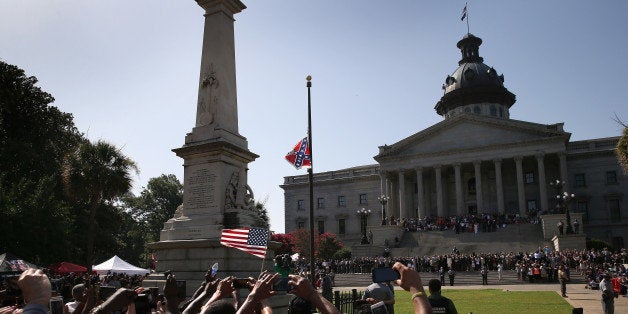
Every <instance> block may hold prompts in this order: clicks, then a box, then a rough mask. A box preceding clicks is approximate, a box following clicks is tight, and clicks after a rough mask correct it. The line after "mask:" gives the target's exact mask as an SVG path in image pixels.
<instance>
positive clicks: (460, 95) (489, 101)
mask: <svg viewBox="0 0 628 314" xmlns="http://www.w3.org/2000/svg"><path fill="white" fill-rule="evenodd" d="M481 44H482V39H480V38H479V37H475V36H473V35H472V34H467V35H465V36H464V37H463V38H462V39H461V40H460V41H459V42H458V44H457V47H458V48H459V49H460V52H461V53H462V59H461V60H460V61H459V62H458V68H457V69H456V70H455V71H454V72H453V73H452V74H451V75H448V76H447V77H446V78H445V82H444V84H443V87H442V88H443V90H444V95H443V97H441V99H440V101H438V103H437V104H436V107H435V108H434V109H436V112H437V113H438V114H439V115H441V116H443V117H445V118H449V117H452V116H455V115H456V114H457V113H462V112H466V113H474V114H480V115H488V116H494V117H497V118H503V119H508V118H509V116H510V114H509V109H510V107H511V106H512V105H513V104H514V103H515V101H516V97H515V95H514V94H513V93H511V92H509V91H508V90H507V89H506V88H505V87H504V75H503V74H499V75H498V74H497V71H496V70H495V69H494V68H493V67H490V66H488V65H486V64H484V58H482V57H480V55H479V52H478V51H479V47H480V45H481Z"/></svg>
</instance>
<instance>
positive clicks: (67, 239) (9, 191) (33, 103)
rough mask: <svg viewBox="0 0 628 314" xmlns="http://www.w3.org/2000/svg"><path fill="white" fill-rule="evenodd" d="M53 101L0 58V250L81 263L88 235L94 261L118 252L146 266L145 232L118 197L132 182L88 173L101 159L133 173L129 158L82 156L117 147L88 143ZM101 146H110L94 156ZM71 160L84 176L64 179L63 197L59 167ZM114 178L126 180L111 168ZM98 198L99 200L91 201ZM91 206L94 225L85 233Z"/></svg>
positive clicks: (40, 261)
mask: <svg viewBox="0 0 628 314" xmlns="http://www.w3.org/2000/svg"><path fill="white" fill-rule="evenodd" d="M53 102H54V98H53V97H52V96H51V95H50V94H48V93H46V92H44V91H43V90H42V89H41V88H40V87H39V86H37V78H35V77H33V76H26V74H25V72H24V71H23V70H22V69H20V68H18V67H16V66H14V65H10V64H7V63H5V62H2V61H0V216H1V217H2V218H3V224H2V228H0V253H4V252H11V253H13V254H15V255H17V256H19V257H20V258H22V259H24V260H27V261H29V262H32V263H35V264H37V265H41V266H48V265H50V264H52V263H57V262H61V261H69V262H74V263H81V264H85V261H84V260H83V258H81V257H84V256H85V255H87V247H88V239H89V237H87V236H86V235H87V234H92V235H93V243H94V246H95V247H96V248H98V249H97V250H96V251H95V252H94V254H93V256H94V258H92V260H96V261H102V260H104V259H107V258H110V257H111V255H113V254H117V255H119V256H120V257H122V258H124V259H126V260H128V261H129V262H132V263H138V264H140V263H143V262H144V261H145V260H144V259H143V258H142V255H141V254H142V253H143V252H144V246H145V238H144V237H143V236H144V235H145V234H146V233H147V232H146V230H145V229H144V226H143V225H142V224H140V223H138V222H136V221H135V220H134V219H133V216H132V215H131V214H130V213H129V212H126V211H124V210H123V208H121V207H120V204H121V202H117V196H119V195H120V193H123V192H124V191H128V189H129V187H130V181H126V179H123V180H109V179H108V178H107V177H108V175H107V176H102V175H101V174H102V173H101V172H98V171H92V170H95V169H96V168H97V167H96V165H98V164H100V166H103V167H104V168H107V169H109V170H112V169H120V168H125V167H124V166H123V167H120V165H121V163H122V164H124V163H126V165H127V166H129V168H128V169H130V170H131V171H133V170H136V168H135V164H133V163H132V162H131V163H127V162H128V161H130V159H125V160H122V159H121V160H116V159H117V158H93V159H92V158H91V157H89V158H88V157H86V156H87V155H82V153H81V150H83V153H84V152H85V151H87V149H92V150H94V154H93V155H94V156H97V155H101V156H107V154H100V153H104V152H105V151H107V150H109V153H111V154H110V156H109V157H112V156H116V155H119V154H118V153H119V151H118V150H117V149H116V148H115V147H113V146H112V145H108V144H107V145H100V144H99V143H95V144H92V143H90V142H89V141H88V140H87V139H85V138H84V137H83V134H81V133H80V132H79V131H78V130H77V128H76V127H75V125H74V121H73V117H72V114H70V113H65V112H61V111H60V110H59V109H58V108H57V107H55V106H53V105H52V103H53ZM105 146H109V147H108V148H107V147H105ZM98 148H107V149H106V150H103V151H100V153H96V151H98ZM73 158H78V159H82V163H77V164H73V167H75V168H76V169H83V170H84V171H89V174H85V176H84V177H83V178H79V177H76V176H78V175H80V174H81V172H80V171H77V172H76V173H74V175H76V176H74V177H72V180H71V181H72V182H69V181H68V182H66V183H68V184H69V183H71V185H72V186H71V189H70V190H68V192H71V193H70V194H66V193H65V191H64V182H63V177H62V173H63V166H64V165H65V166H68V165H69V164H64V162H67V161H69V160H71V159H73ZM125 158H126V157H125ZM120 162H121V163H120ZM90 167H91V169H90ZM66 170H68V169H66ZM66 174H69V173H66ZM119 175H122V176H123V177H127V174H125V173H122V172H116V171H113V176H119ZM118 179H120V178H119V177H118ZM127 179H128V178H127ZM65 187H68V188H70V185H65ZM120 187H121V188H120ZM90 191H91V192H90ZM94 191H100V192H94ZM69 195H71V197H70V196H69ZM97 199H101V200H103V201H101V202H93V200H97ZM94 208H95V209H96V210H95V216H94V221H96V222H97V223H96V224H94V227H93V230H92V231H91V232H88V231H87V230H88V229H89V225H90V224H89V222H90V218H91V217H90V211H91V210H92V209H94ZM144 265H146V264H144Z"/></svg>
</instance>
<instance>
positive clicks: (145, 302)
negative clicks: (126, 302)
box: [135, 293, 152, 314]
mask: <svg viewBox="0 0 628 314" xmlns="http://www.w3.org/2000/svg"><path fill="white" fill-rule="evenodd" d="M151 299H152V297H151V295H150V294H147V293H140V294H138V295H137V298H135V313H137V314H145V313H146V314H150V303H151V302H152V300H151Z"/></svg>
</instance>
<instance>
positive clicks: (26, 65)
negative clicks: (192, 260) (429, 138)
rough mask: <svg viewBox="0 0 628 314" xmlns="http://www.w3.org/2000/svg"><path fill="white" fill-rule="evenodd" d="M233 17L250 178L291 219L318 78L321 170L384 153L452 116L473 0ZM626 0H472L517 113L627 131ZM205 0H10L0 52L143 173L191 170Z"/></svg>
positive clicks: (274, 209)
mask: <svg viewBox="0 0 628 314" xmlns="http://www.w3.org/2000/svg"><path fill="white" fill-rule="evenodd" d="M244 3H245V4H246V5H247V6H248V8H247V9H246V10H244V11H243V12H241V13H240V14H237V15H236V17H235V18H236V22H235V39H236V66H237V83H238V86H237V87H238V109H239V119H240V120H239V126H240V134H242V135H243V136H245V137H247V139H248V142H249V149H250V150H251V151H252V152H254V153H256V154H259V155H260V158H258V159H257V160H256V161H254V162H253V163H251V164H250V165H249V166H250V170H249V184H250V185H251V187H252V188H253V191H254V193H255V197H256V198H257V199H258V200H264V199H266V198H267V199H268V200H267V203H266V206H267V207H268V209H269V211H270V216H271V228H272V229H273V230H275V231H277V232H283V231H284V221H283V212H284V198H283V192H282V190H281V189H280V188H279V185H280V184H282V183H283V177H284V176H291V175H297V174H305V171H304V170H301V171H296V170H295V169H294V168H292V166H291V165H290V164H288V163H287V162H286V161H285V160H284V159H283V156H284V155H285V154H286V153H287V152H288V151H289V150H290V149H291V148H292V147H293V146H294V144H296V142H297V141H298V140H299V139H300V138H301V137H303V136H305V135H306V131H307V130H306V129H307V91H306V88H305V77H306V76H307V75H308V74H311V75H312V77H313V81H312V83H313V87H312V101H313V133H314V135H313V142H314V161H315V165H314V167H315V168H314V170H315V171H316V172H320V171H329V170H335V169H341V168H347V167H353V166H358V165H367V164H373V163H375V161H374V160H373V156H375V155H376V154H377V152H378V150H377V147H378V146H379V145H383V144H392V143H394V142H396V141H398V140H401V139H403V138H405V137H407V136H409V135H411V134H414V133H416V132H418V131H420V130H422V129H424V128H426V127H428V126H430V125H432V124H435V123H437V122H439V121H441V120H442V118H441V117H440V116H438V115H437V114H436V112H435V111H434V105H435V104H436V102H437V101H438V100H439V98H440V97H441V96H442V90H441V85H442V83H443V82H444V80H445V77H446V76H447V75H448V74H451V73H452V72H453V71H454V70H455V69H456V67H457V62H458V60H459V59H460V52H459V50H458V49H457V48H456V46H455V45H456V42H457V41H458V40H460V39H461V38H462V36H463V35H464V34H466V32H467V28H466V23H464V22H461V21H460V13H461V11H462V8H463V6H464V1H457V0H456V1H453V0H450V1H442V0H426V1H416V0H397V1H358V0H353V1H349V0H345V1H332V0H319V1H305V0H291V1H279V0H263V1H261V0H257V1H245V2H244ZM626 12H628V1H601V2H598V1H544V0H530V1H498V0H495V1H471V2H470V3H469V18H470V26H471V33H472V34H474V35H476V36H478V37H481V38H482V39H483V40H484V43H483V45H482V46H481V47H480V54H481V56H483V57H484V62H485V63H486V64H488V65H490V66H493V67H495V69H496V70H497V72H498V73H500V74H501V73H503V74H504V76H505V85H506V87H507V88H508V89H509V90H510V91H511V92H513V93H515V94H516V95H517V102H516V103H515V105H514V106H513V107H512V109H511V118H513V119H518V120H525V121H531V122H537V123H547V124H549V123H557V122H564V123H565V129H566V130H567V131H568V132H571V133H572V137H571V138H572V140H582V139H590V138H601V137H609V136H618V135H619V134H620V133H621V128H620V127H619V125H617V124H616V123H615V122H614V121H613V119H612V118H613V116H614V114H615V113H616V114H617V115H619V116H620V117H621V118H623V119H624V120H628V106H627V105H626V100H625V99H626V97H625V96H624V93H625V91H626V90H628V83H627V81H626V79H625V77H624V76H625V75H626V73H628V61H627V60H626V56H627V54H628V41H626V36H627V34H628V20H627V19H626V18H625V15H626ZM202 31H203V10H202V9H201V8H200V7H199V6H198V5H197V4H196V3H195V1H193V0H152V1H148V0H133V1H123V0H107V1H79V0H30V1H24V0H4V1H0V58H2V60H4V61H5V62H8V63H10V64H14V65H17V66H19V67H21V68H23V69H24V70H25V71H26V72H27V74H28V75H33V76H36V77H37V78H39V80H40V83H39V86H41V87H42V89H44V90H45V91H47V92H49V93H51V94H52V95H53V96H54V97H55V98H56V101H55V103H54V105H55V106H57V107H59V108H60V109H61V110H62V111H65V112H70V113H72V114H73V115H74V120H75V123H76V125H77V126H78V128H79V129H80V130H81V131H82V132H85V133H86V134H87V135H88V137H89V138H90V139H92V140H97V139H104V140H106V141H109V142H111V143H113V144H115V145H117V146H118V147H121V148H122V149H123V152H124V153H125V154H126V155H127V156H129V157H131V158H132V159H134V160H135V161H136V162H137V163H138V165H139V167H140V170H141V173H140V175H139V176H138V177H137V178H136V182H135V191H136V192H138V191H140V189H141V187H142V186H144V185H145V184H146V182H147V181H148V179H150V178H152V177H156V176H159V175H160V174H162V173H173V174H176V175H177V176H178V177H179V178H180V180H182V179H183V167H182V160H181V159H179V158H178V157H176V156H175V154H174V153H173V152H171V151H170V150H171V149H173V148H177V147H180V146H182V145H183V143H184V136H185V134H186V133H187V132H190V131H191V129H192V127H193V126H194V123H195V110H196V98H197V87H198V76H199V68H200V57H201V56H200V54H201V43H202V37H203V34H202Z"/></svg>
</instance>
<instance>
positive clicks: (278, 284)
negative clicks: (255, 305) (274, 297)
mask: <svg viewBox="0 0 628 314" xmlns="http://www.w3.org/2000/svg"><path fill="white" fill-rule="evenodd" d="M289 280H290V278H288V277H280V278H277V279H275V282H273V291H286V292H287V291H290V285H289V284H288V281H289Z"/></svg>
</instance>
